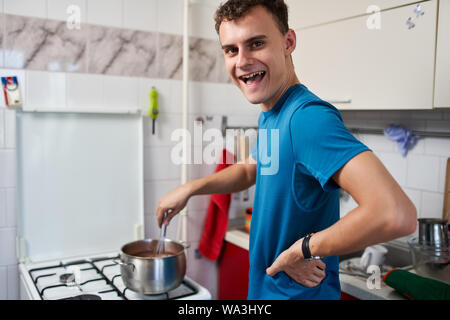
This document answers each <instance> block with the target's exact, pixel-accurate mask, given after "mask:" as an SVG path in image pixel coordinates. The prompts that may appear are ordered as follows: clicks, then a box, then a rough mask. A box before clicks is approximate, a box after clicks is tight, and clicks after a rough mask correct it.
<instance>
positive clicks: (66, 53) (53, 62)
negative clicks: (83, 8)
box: [3, 14, 87, 72]
mask: <svg viewBox="0 0 450 320" xmlns="http://www.w3.org/2000/svg"><path fill="white" fill-rule="evenodd" d="M4 19H5V23H4V26H5V32H4V35H5V39H4V42H3V43H4V50H5V55H4V59H5V67H7V68H20V69H31V70H46V71H63V72H85V71H86V61H85V60H86V39H87V28H86V25H82V26H81V28H80V29H69V28H68V27H67V25H66V23H65V22H63V21H56V20H47V19H40V18H32V17H23V16H16V15H8V14H7V15H4Z"/></svg>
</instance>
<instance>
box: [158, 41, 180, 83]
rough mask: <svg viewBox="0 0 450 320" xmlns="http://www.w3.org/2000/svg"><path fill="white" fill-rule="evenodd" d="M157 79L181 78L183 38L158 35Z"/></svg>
mask: <svg viewBox="0 0 450 320" xmlns="http://www.w3.org/2000/svg"><path fill="white" fill-rule="evenodd" d="M157 60H158V65H159V70H158V78H163V79H173V80H181V79H182V78H183V37H182V36H179V35H174V34H166V33H160V34H159V39H158V58H157Z"/></svg>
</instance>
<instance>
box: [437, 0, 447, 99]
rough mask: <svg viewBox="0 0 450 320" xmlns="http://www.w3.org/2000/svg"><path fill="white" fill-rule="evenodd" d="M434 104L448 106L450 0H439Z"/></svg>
mask: <svg viewBox="0 0 450 320" xmlns="http://www.w3.org/2000/svg"><path fill="white" fill-rule="evenodd" d="M438 21H439V24H438V38H437V51H436V83H435V92H434V106H435V107H437V108H450V90H448V86H449V83H450V0H440V1H439V20H438Z"/></svg>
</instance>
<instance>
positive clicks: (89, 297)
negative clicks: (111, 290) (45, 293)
mask: <svg viewBox="0 0 450 320" xmlns="http://www.w3.org/2000/svg"><path fill="white" fill-rule="evenodd" d="M61 300H102V298H101V297H100V296H98V295H96V294H80V295H78V296H75V297H69V298H65V299H61Z"/></svg>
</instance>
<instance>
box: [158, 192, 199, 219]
mask: <svg viewBox="0 0 450 320" xmlns="http://www.w3.org/2000/svg"><path fill="white" fill-rule="evenodd" d="M190 197H191V193H190V191H189V187H188V185H187V184H184V185H181V186H179V187H177V188H176V189H174V190H172V191H170V192H169V193H167V194H166V195H165V196H163V197H162V198H161V199H159V202H158V208H157V209H156V219H157V220H158V226H159V227H161V225H162V223H163V221H162V219H163V215H164V212H166V211H167V213H168V214H167V218H166V220H165V223H166V225H168V224H169V222H170V220H172V218H173V217H174V216H175V215H176V214H177V213H179V212H180V211H181V210H183V208H184V207H185V206H186V204H187V202H188V200H189V198H190Z"/></svg>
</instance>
